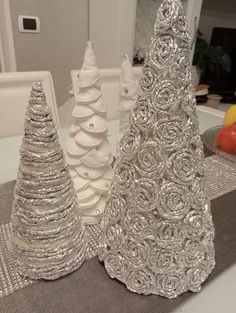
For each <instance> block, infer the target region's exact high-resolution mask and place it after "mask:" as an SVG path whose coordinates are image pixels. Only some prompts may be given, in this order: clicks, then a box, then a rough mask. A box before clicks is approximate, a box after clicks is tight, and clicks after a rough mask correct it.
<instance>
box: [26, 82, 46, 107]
mask: <svg viewBox="0 0 236 313" xmlns="http://www.w3.org/2000/svg"><path fill="white" fill-rule="evenodd" d="M29 103H30V104H41V103H46V95H45V93H44V91H43V86H42V83H41V82H40V81H35V82H33V83H32V90H31V94H30V98H29Z"/></svg>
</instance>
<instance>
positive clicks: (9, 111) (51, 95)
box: [0, 71, 59, 138]
mask: <svg viewBox="0 0 236 313" xmlns="http://www.w3.org/2000/svg"><path fill="white" fill-rule="evenodd" d="M33 81H41V82H42V85H43V88H44V91H45V94H46V97H47V103H48V105H49V106H50V107H51V109H52V114H53V118H54V121H55V123H56V125H57V126H58V127H59V118H58V112H57V104H56V97H55V92H54V86H53V81H52V76H51V73H50V72H45V71H43V72H41V71H40V72H11V73H0V138H1V137H10V136H17V135H22V134H23V131H24V129H23V126H24V117H25V111H26V107H27V105H28V99H29V96H30V91H31V83H32V82H33Z"/></svg>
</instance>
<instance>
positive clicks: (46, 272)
mask: <svg viewBox="0 0 236 313" xmlns="http://www.w3.org/2000/svg"><path fill="white" fill-rule="evenodd" d="M20 155H21V159H20V165H19V171H18V177H17V181H16V186H15V192H14V202H13V208H12V215H11V226H12V231H11V235H10V245H11V253H12V257H13V260H14V262H15V263H16V266H17V268H18V271H19V273H20V274H21V275H23V276H27V277H30V278H32V279H41V278H43V279H49V280H51V279H57V278H58V277H60V276H63V275H66V274H68V273H70V272H72V271H74V270H76V269H77V268H79V267H80V265H81V264H82V263H83V261H84V260H85V258H86V253H87V242H86V238H85V233H84V227H83V226H82V222H81V216H80V213H79V209H78V205H77V200H76V196H75V191H74V187H73V183H72V180H71V177H70V174H69V170H68V168H67V166H66V164H65V159H64V154H63V150H62V148H61V147H60V145H59V142H58V136H57V130H56V127H55V124H54V122H53V118H52V113H51V110H50V109H49V107H48V105H47V103H46V97H45V94H44V92H43V90H42V86H41V83H37V82H36V83H34V84H33V88H32V92H31V96H30V100H29V105H28V108H27V112H26V116H25V130H24V137H23V141H22V145H21V150H20Z"/></svg>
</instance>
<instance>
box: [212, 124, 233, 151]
mask: <svg viewBox="0 0 236 313" xmlns="http://www.w3.org/2000/svg"><path fill="white" fill-rule="evenodd" d="M216 144H217V146H218V147H219V148H220V149H221V150H222V151H224V152H227V153H231V154H236V124H233V125H230V126H225V127H223V128H221V129H220V130H219V132H218V134H217V136H216Z"/></svg>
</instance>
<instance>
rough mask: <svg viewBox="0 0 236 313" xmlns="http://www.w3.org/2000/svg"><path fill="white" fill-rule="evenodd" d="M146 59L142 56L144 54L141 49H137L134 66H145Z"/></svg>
mask: <svg viewBox="0 0 236 313" xmlns="http://www.w3.org/2000/svg"><path fill="white" fill-rule="evenodd" d="M144 60H145V57H144V56H143V55H142V52H141V50H140V49H139V48H136V50H135V54H134V57H133V65H143V64H144Z"/></svg>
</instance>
